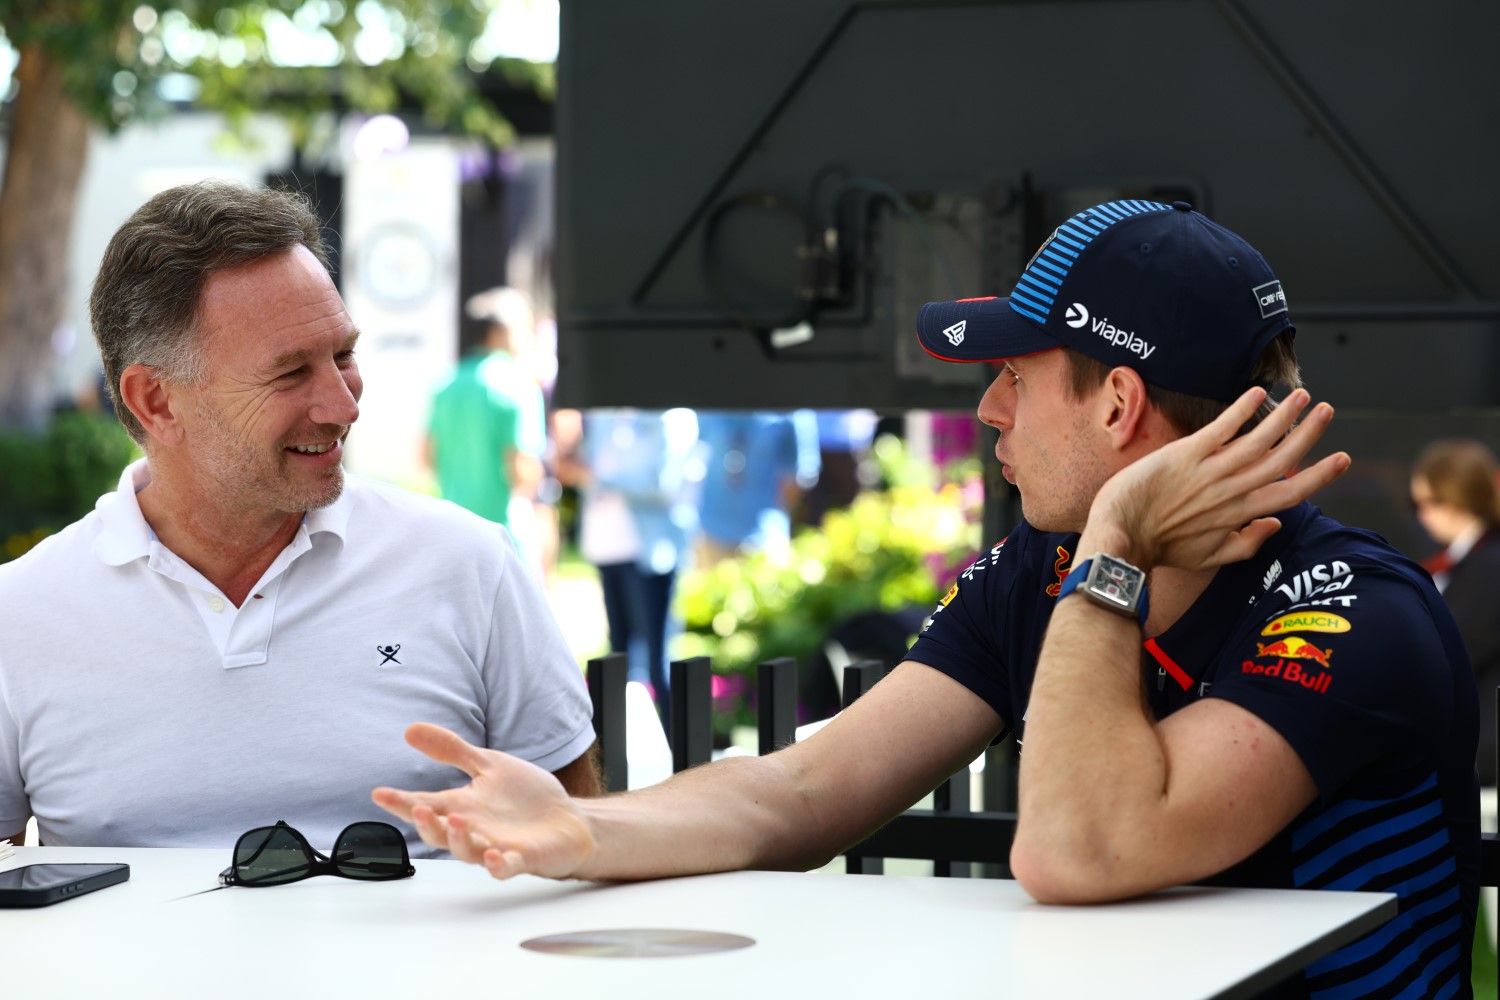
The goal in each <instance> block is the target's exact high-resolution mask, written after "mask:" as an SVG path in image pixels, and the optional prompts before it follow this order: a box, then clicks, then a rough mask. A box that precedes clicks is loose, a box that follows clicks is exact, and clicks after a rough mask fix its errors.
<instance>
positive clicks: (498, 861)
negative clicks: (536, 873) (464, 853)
mask: <svg viewBox="0 0 1500 1000" xmlns="http://www.w3.org/2000/svg"><path fill="white" fill-rule="evenodd" d="M480 863H481V864H483V865H484V867H485V870H486V871H488V872H489V873H490V874H491V875H492V876H494V877H495V878H498V879H508V878H511V877H512V876H515V875H521V874H524V873H525V871H526V862H525V859H524V858H523V857H522V856H521V852H520V851H502V850H501V849H500V848H498V847H491V848H490V849H489V850H487V851H485V852H484V857H483V859H481V861H480Z"/></svg>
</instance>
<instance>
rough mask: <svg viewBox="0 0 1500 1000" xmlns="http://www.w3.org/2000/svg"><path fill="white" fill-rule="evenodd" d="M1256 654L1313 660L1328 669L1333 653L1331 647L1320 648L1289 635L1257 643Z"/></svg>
mask: <svg viewBox="0 0 1500 1000" xmlns="http://www.w3.org/2000/svg"><path fill="white" fill-rule="evenodd" d="M1255 648H1256V650H1257V652H1256V654H1255V655H1256V656H1280V657H1283V658H1285V659H1288V660H1312V661H1313V662H1314V663H1316V664H1318V665H1319V666H1320V667H1323V668H1324V669H1327V667H1328V658H1329V657H1330V656H1332V655H1333V650H1331V649H1320V648H1318V647H1317V646H1314V645H1313V644H1312V643H1310V642H1308V641H1307V640H1306V639H1299V638H1297V637H1296V636H1294V635H1289V636H1287V637H1286V638H1285V639H1277V640H1276V641H1275V642H1271V643H1259V642H1257V643H1256V644H1255Z"/></svg>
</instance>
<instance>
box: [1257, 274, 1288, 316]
mask: <svg viewBox="0 0 1500 1000" xmlns="http://www.w3.org/2000/svg"><path fill="white" fill-rule="evenodd" d="M1251 290H1252V291H1253V292H1255V302H1256V305H1258V306H1260V318H1261V319H1270V318H1271V317H1272V316H1275V315H1276V314H1277V313H1284V312H1286V293H1285V292H1283V291H1282V290H1281V282H1279V281H1268V282H1266V283H1265V284H1264V285H1256V286H1255V288H1253V289H1251Z"/></svg>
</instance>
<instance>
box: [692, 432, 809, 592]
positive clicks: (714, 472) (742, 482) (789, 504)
mask: <svg viewBox="0 0 1500 1000" xmlns="http://www.w3.org/2000/svg"><path fill="white" fill-rule="evenodd" d="M698 436H699V439H700V440H701V441H702V442H703V448H702V453H703V456H704V458H703V461H704V468H705V471H704V475H703V492H702V495H701V498H700V501H699V507H700V524H701V527H702V530H703V536H702V539H701V541H700V543H699V547H700V562H701V564H702V565H703V566H704V567H708V566H712V565H713V564H714V563H716V562H718V561H719V560H721V559H729V558H733V557H734V556H737V555H739V554H741V553H744V552H756V551H764V552H768V553H771V554H773V555H774V554H777V553H782V552H785V551H786V549H787V547H788V546H789V545H790V543H791V537H792V522H791V511H793V510H795V509H796V507H797V505H798V503H799V502H800V500H801V498H802V495H803V493H804V492H805V491H807V490H809V489H811V488H812V487H813V486H814V485H816V483H817V481H818V474H819V472H820V471H821V460H820V457H819V454H818V420H817V415H816V414H815V413H813V411H812V410H796V411H794V412H792V413H749V412H705V413H699V415H698Z"/></svg>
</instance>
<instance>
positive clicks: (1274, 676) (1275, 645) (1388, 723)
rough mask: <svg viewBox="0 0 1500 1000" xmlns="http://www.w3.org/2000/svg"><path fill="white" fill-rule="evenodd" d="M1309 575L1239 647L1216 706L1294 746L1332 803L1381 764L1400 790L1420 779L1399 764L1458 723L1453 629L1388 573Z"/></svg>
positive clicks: (1349, 565)
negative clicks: (1259, 723)
mask: <svg viewBox="0 0 1500 1000" xmlns="http://www.w3.org/2000/svg"><path fill="white" fill-rule="evenodd" d="M1305 572H1306V576H1305V578H1304V577H1303V576H1302V575H1301V574H1293V575H1292V576H1291V577H1289V578H1288V579H1287V580H1286V582H1285V583H1284V584H1283V585H1282V586H1281V587H1279V588H1277V589H1278V591H1279V597H1280V601H1279V602H1278V605H1273V606H1272V607H1270V608H1268V609H1267V610H1268V616H1267V617H1263V618H1260V619H1258V620H1257V623H1256V624H1255V625H1253V626H1252V627H1251V628H1249V629H1246V630H1244V631H1242V632H1241V634H1240V635H1239V636H1237V637H1236V638H1235V640H1233V642H1234V645H1233V646H1232V647H1231V649H1230V656H1228V657H1226V660H1225V661H1223V664H1224V665H1223V667H1222V668H1221V670H1220V671H1219V672H1218V675H1217V676H1216V677H1215V678H1214V683H1213V687H1212V692H1211V695H1212V696H1213V697H1218V698H1224V699H1227V700H1229V701H1232V702H1234V703H1236V704H1238V705H1240V706H1242V707H1244V708H1246V709H1247V710H1249V711H1250V712H1253V713H1254V714H1255V715H1257V716H1259V717H1260V718H1261V719H1263V720H1265V721H1266V722H1267V723H1268V724H1270V725H1271V726H1272V727H1273V728H1274V729H1276V730H1277V732H1279V733H1280V734H1281V735H1282V736H1283V737H1285V739H1286V740H1287V742H1288V743H1290V744H1291V745H1292V748H1293V749H1295V750H1296V751H1297V754H1298V756H1299V757H1301V758H1302V762H1303V763H1304V764H1305V765H1306V766H1307V769H1308V771H1309V773H1310V774H1311V775H1312V778H1313V780H1314V782H1315V783H1316V784H1317V786H1318V791H1319V795H1320V797H1321V798H1322V800H1323V801H1324V802H1328V801H1331V800H1332V799H1335V798H1337V797H1338V796H1339V795H1340V794H1342V793H1343V792H1345V791H1346V790H1347V788H1348V785H1349V783H1350V782H1351V781H1352V780H1353V779H1354V778H1355V776H1356V775H1359V774H1360V773H1361V772H1365V773H1366V774H1368V773H1369V768H1370V765H1371V763H1372V761H1374V760H1378V759H1380V758H1385V762H1384V763H1385V765H1386V766H1385V767H1382V768H1380V769H1379V770H1380V771H1381V772H1383V773H1385V774H1387V775H1390V777H1391V779H1392V780H1396V781H1401V780H1409V779H1412V778H1415V777H1417V776H1416V775H1401V773H1400V772H1401V771H1402V770H1404V769H1403V768H1402V767H1401V766H1400V764H1399V761H1400V760H1401V759H1402V757H1403V756H1405V757H1407V758H1408V759H1410V758H1411V757H1413V756H1414V755H1412V754H1411V748H1412V746H1413V742H1414V741H1417V740H1420V741H1422V742H1423V743H1426V742H1428V741H1430V740H1431V739H1432V735H1433V734H1434V733H1445V732H1448V731H1450V729H1451V727H1452V726H1453V724H1454V721H1455V720H1454V719H1453V717H1452V716H1453V710H1454V705H1453V701H1452V699H1451V697H1450V696H1449V695H1450V692H1451V690H1452V674H1451V667H1450V666H1449V663H1450V651H1449V649H1448V642H1449V637H1446V636H1445V635H1444V630H1443V627H1442V623H1440V622H1438V621H1435V620H1434V617H1433V615H1432V614H1431V613H1430V611H1429V609H1428V605H1427V603H1426V600H1425V599H1424V595H1423V594H1422V593H1421V592H1420V590H1419V588H1418V586H1417V585H1416V584H1415V583H1414V582H1413V581H1411V580H1409V579H1407V578H1405V577H1404V576H1402V575H1401V574H1400V573H1397V572H1395V571H1393V570H1391V569H1389V568H1386V567H1383V566H1381V565H1380V564H1379V563H1377V562H1373V561H1369V560H1366V559H1360V558H1359V557H1352V558H1350V559H1349V560H1344V561H1341V560H1329V561H1327V562H1324V563H1319V564H1317V565H1315V566H1312V567H1308V568H1307V569H1306V570H1305ZM1308 591H1311V592H1314V593H1307V592H1308ZM1293 598H1296V599H1293ZM1413 763H1415V761H1413ZM1393 765H1394V766H1393ZM1392 791H1394V789H1392Z"/></svg>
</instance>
